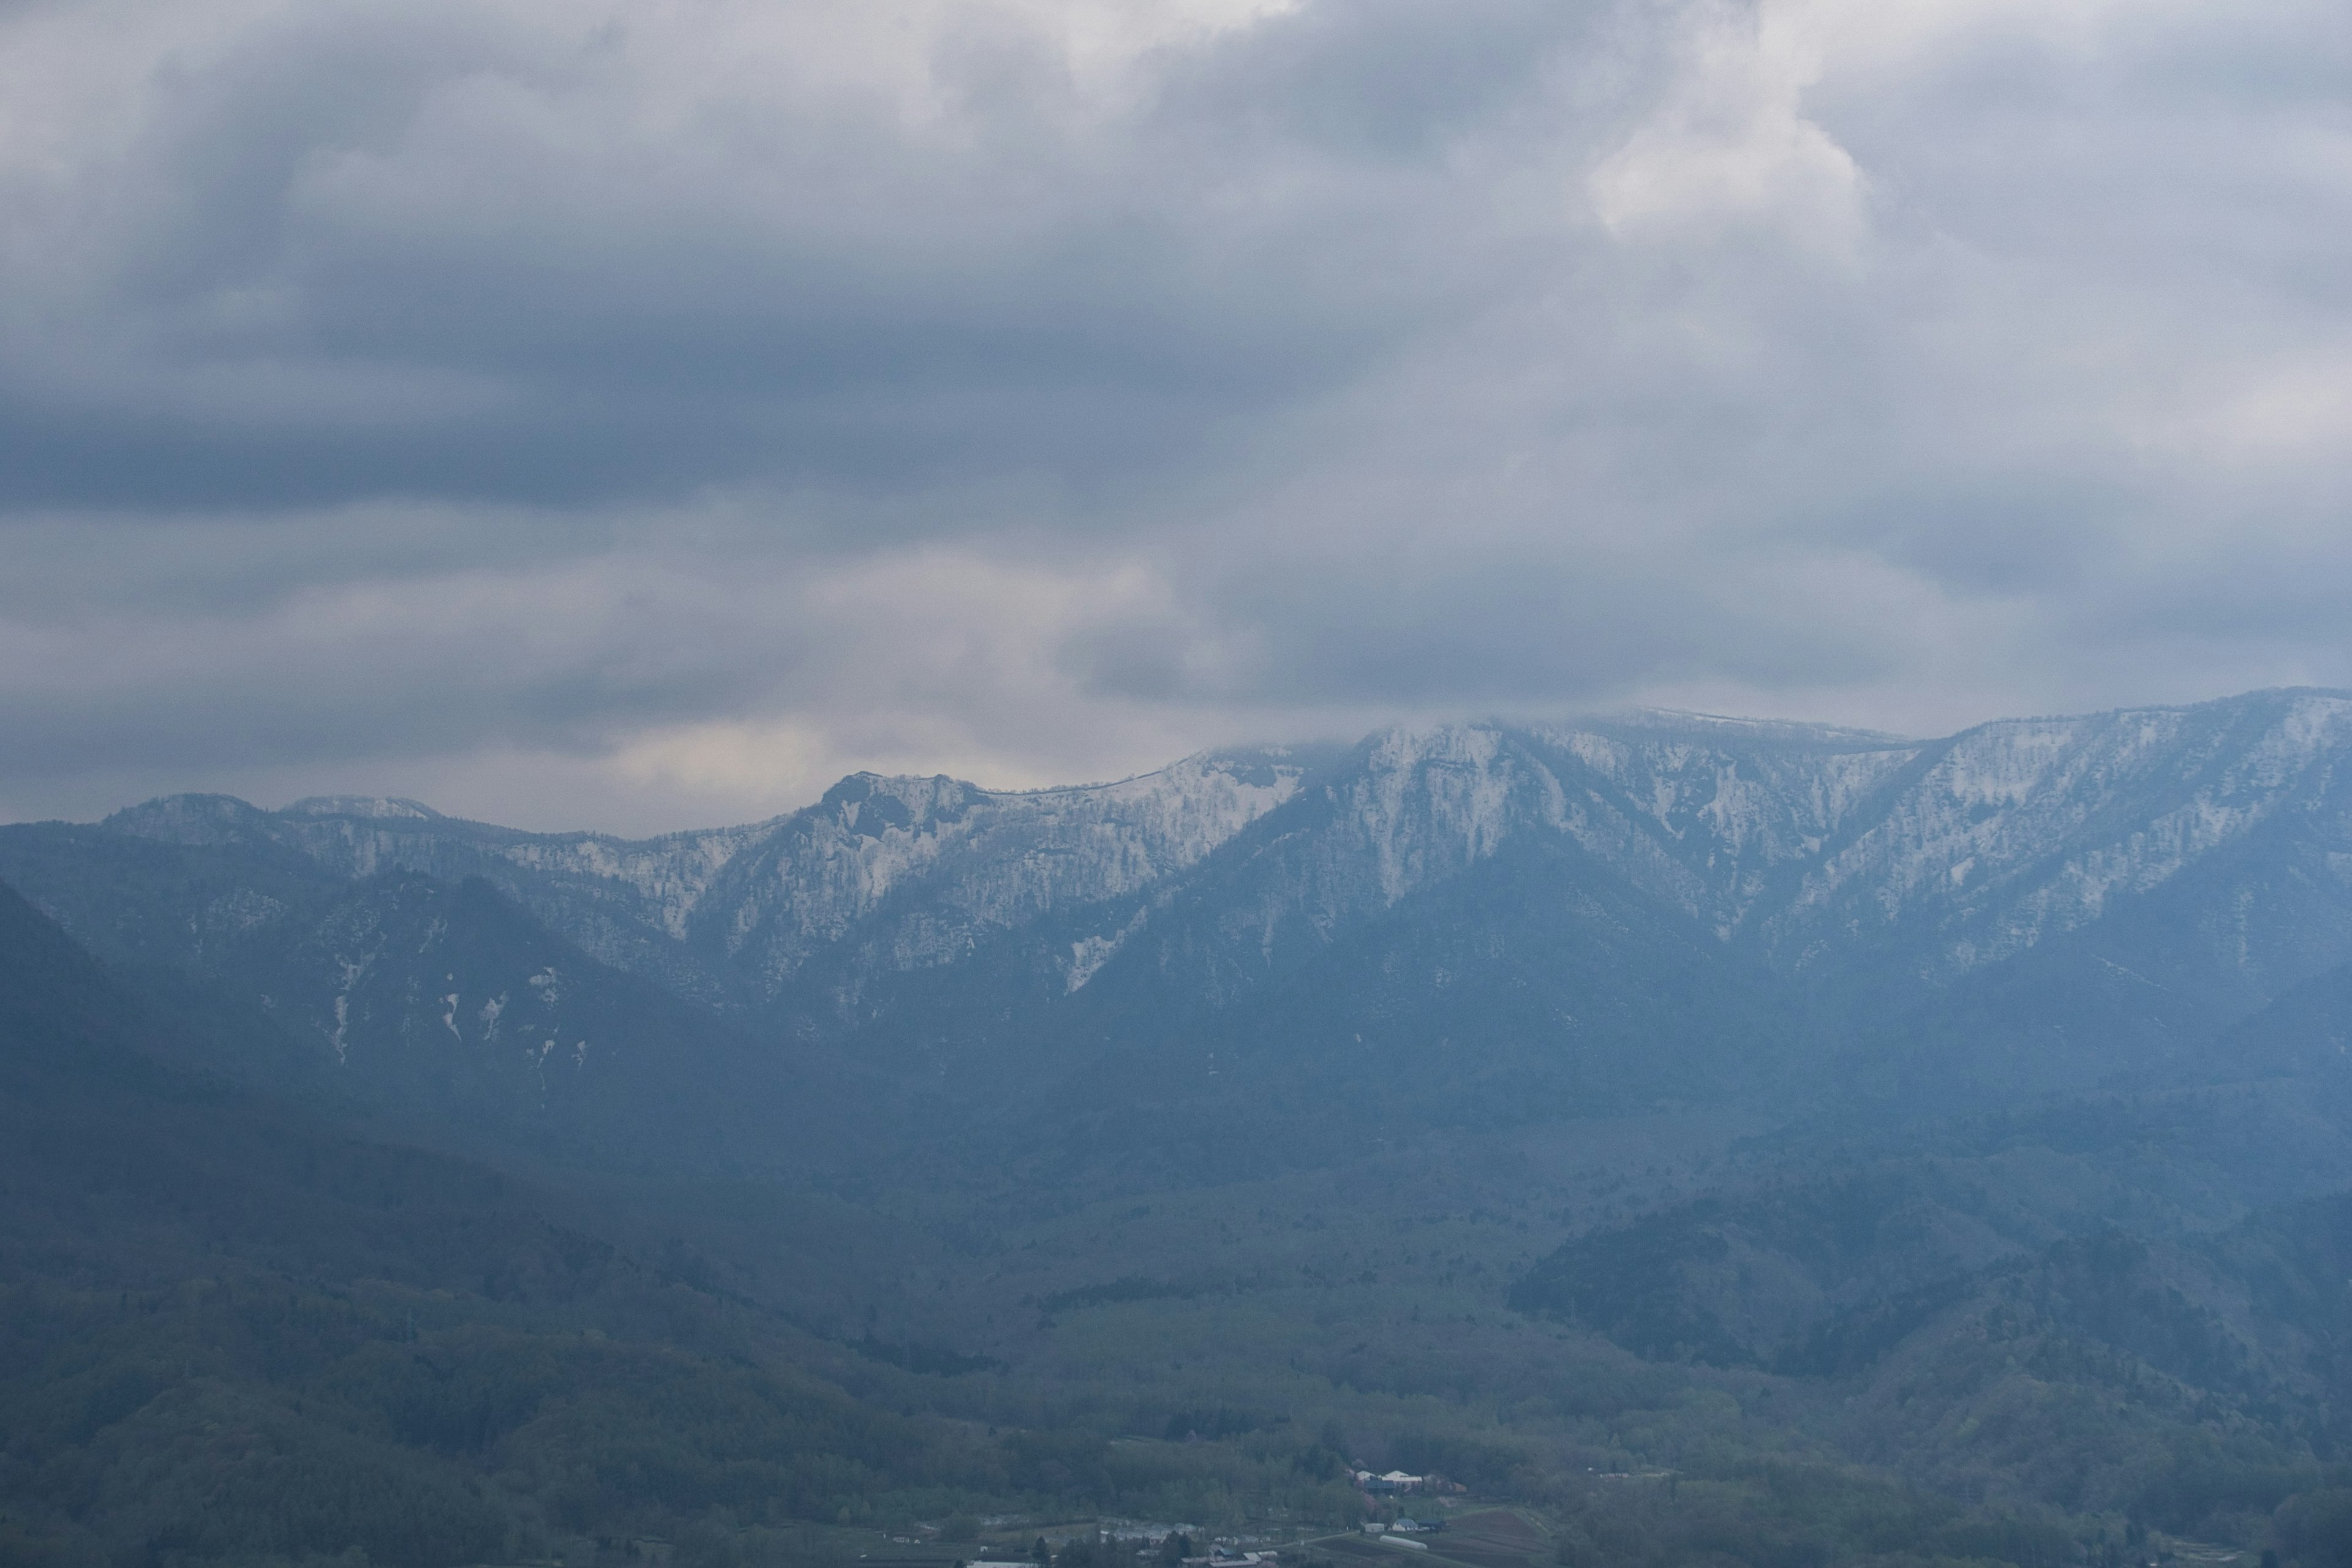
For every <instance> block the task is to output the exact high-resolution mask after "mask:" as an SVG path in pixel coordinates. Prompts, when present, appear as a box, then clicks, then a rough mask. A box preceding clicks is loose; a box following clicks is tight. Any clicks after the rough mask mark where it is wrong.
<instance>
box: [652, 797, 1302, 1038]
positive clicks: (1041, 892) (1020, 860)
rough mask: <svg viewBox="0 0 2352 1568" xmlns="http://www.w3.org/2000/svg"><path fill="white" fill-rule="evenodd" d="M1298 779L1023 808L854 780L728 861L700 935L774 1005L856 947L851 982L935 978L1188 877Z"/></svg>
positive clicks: (1029, 800)
mask: <svg viewBox="0 0 2352 1568" xmlns="http://www.w3.org/2000/svg"><path fill="white" fill-rule="evenodd" d="M1305 773H1306V764H1305V763H1303V762H1302V761H1301V760H1299V759H1297V758H1295V757H1293V756H1292V755H1291V754H1289V753H1287V752H1253V753H1236V754H1223V755H1217V754H1210V755H1202V756H1197V757H1192V758H1188V759H1186V760H1185V761H1183V762H1181V763H1175V764H1174V765H1172V766H1171V767H1168V768H1165V769H1163V770H1161V771H1160V772H1159V773H1150V774H1146V775H1144V776H1142V777H1140V778H1134V779H1128V780H1125V781H1123V782H1121V783H1118V784H1091V785H1083V786H1079V787H1076V788H1068V789H1049V790H1037V791H1034V792H1026V793H1023V794H995V793H992V792H989V791H985V790H981V789H977V788H974V787H973V786H972V785H970V784H959V783H957V782H956V781H955V780H952V779H947V778H931V779H906V778H898V779H891V778H883V777H880V776H878V775H876V774H872V773H859V774H856V775H854V776H852V777H850V778H847V779H845V780H843V781H842V782H841V783H840V784H836V785H835V786H834V787H833V789H832V790H831V791H829V792H827V794H826V795H825V797H824V800H822V801H820V802H819V803H818V804H817V805H815V806H814V807H812V808H810V809H809V810H807V811H804V812H802V813H799V814H798V815H796V816H793V817H791V818H788V819H786V820H785V822H784V823H783V825H782V827H781V828H780V829H779V831H777V832H775V833H773V834H771V835H769V836H768V837H765V838H764V839H763V840H762V841H761V842H760V843H759V844H758V845H756V846H755V847H752V848H751V849H750V850H749V851H748V852H747V853H745V854H743V855H740V856H739V857H738V858H736V859H735V861H734V862H733V863H731V864H730V866H729V867H728V868H727V869H726V871H725V872H724V873H723V875H722V876H721V877H720V878H719V879H718V882H717V885H716V887H715V889H714V893H713V896H712V897H711V898H710V899H709V900H707V901H706V908H705V910H704V911H703V912H702V914H701V915H700V916H699V918H698V922H697V923H698V930H699V931H702V932H704V933H707V935H708V938H709V942H710V943H711V944H713V945H717V946H719V947H722V948H723V949H724V951H725V952H727V953H728V954H729V955H730V957H732V958H734V959H736V960H737V961H738V962H739V963H742V964H744V965H745V966H746V967H748V968H749V969H750V970H751V972H752V973H754V974H756V976H757V984H759V985H760V986H761V988H762V989H765V990H768V991H771V992H772V991H773V990H774V989H776V988H780V987H781V986H782V984H784V983H785V982H786V981H787V980H788V979H790V977H791V976H792V975H793V973H796V972H797V971H798V970H799V969H800V968H801V967H802V966H803V964H805V963H808V962H809V961H810V960H811V959H812V958H813V957H814V956H815V955H816V954H818V953H819V952H824V951H826V950H827V949H829V948H832V947H834V946H835V945H836V944H839V943H842V942H845V940H847V939H849V938H850V937H851V936H852V935H853V933H857V934H859V936H860V938H861V940H860V942H859V944H858V945H859V947H860V948H861V950H863V951H865V952H869V953H870V954H871V957H870V960H869V961H868V963H866V964H861V965H859V967H860V968H870V969H874V970H879V971H892V970H901V969H910V968H917V967H923V966H927V965H931V964H936V963H943V962H947V961H950V960H952V959H953V958H955V957H958V956H960V955H961V953H962V952H965V951H967V950H968V949H969V947H970V946H971V942H972V941H973V940H974V938H975V937H976V936H977V935H979V934H980V933H982V932H985V931H998V930H1003V929H1007V928H1010V927H1013V926H1016V925H1020V924H1023V923H1024V922H1026V921H1032V920H1035V919H1037V918H1039V917H1040V916H1043V915H1045V914H1047V913H1049V912H1051V911H1054V910H1059V909H1066V908H1068V907H1070V906H1074V905H1083V904H1090V903H1095V902H1098V901H1100V900H1107V899H1114V898H1118V897H1120V896H1123V895H1125V894H1128V893H1131V892H1134V891H1136V890H1137V889H1140V888H1143V887H1145V886H1147V885H1149V884H1150V883H1152V882H1154V881H1156V880H1158V879H1161V878H1164V877H1167V876H1169V875H1171V874H1172V873H1174V872H1178V871H1181V870H1183V869H1185V868H1188V867H1191V866H1192V865H1193V864H1195V863H1196V862H1198V861H1200V860H1201V859H1202V858H1203V857H1205V856H1206V855H1208V854H1209V853H1210V852H1211V851H1213V849H1215V848H1216V847H1218V846H1220V845H1222V844H1223V843H1225V842H1226V841H1227V840H1228V839H1230V838H1232V837H1234V834H1236V833H1238V832H1240V831H1241V830H1242V829H1243V828H1244V827H1246V826H1248V825H1249V824H1250V823H1252V822H1254V821H1255V820H1256V819H1257V818H1258V817H1260V816H1264V815H1265V813H1267V812H1268V811H1270V810H1272V809H1274V808H1275V807H1276V806H1278V805H1282V804H1283V803H1284V802H1285V801H1286V800H1288V799H1290V798H1291V796H1292V795H1295V794H1296V793H1297V789H1298V786H1299V782H1300V780H1301V779H1302V778H1303V777H1304V776H1305ZM894 915H895V916H896V917H897V918H893V916H894Z"/></svg>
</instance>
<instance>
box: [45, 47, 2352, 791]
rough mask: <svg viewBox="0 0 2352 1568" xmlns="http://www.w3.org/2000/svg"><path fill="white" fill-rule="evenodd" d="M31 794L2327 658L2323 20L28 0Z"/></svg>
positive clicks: (2343, 498) (744, 779)
mask: <svg viewBox="0 0 2352 1568" xmlns="http://www.w3.org/2000/svg"><path fill="white" fill-rule="evenodd" d="M0 43H5V47H0V269H5V282H6V284H7V288H6V289H5V290H0V350H5V353H0V533H5V547H6V548H7V550H8V558H9V561H10V568H11V569H10V571H9V572H8V574H6V575H5V580H0V736H5V737H6V738H5V741H0V810H15V811H20V812H21V811H30V810H44V809H67V810H90V809H97V808H100V807H102V806H103V805H110V804H113V803H114V801H115V800H117V799H119V798H120V797H121V795H124V794H127V793H139V792H143V791H146V790H149V789H152V788H163V787H175V786H187V785H191V784H225V785H229V786H234V787H237V788H242V789H247V790H250V791H254V792H257V793H262V794H270V793H273V792H275V793H278V794H292V793H301V792H303V791H305V790H308V789H310V788H318V787H333V788H394V787H398V788H401V789H404V790H405V791H406V792H407V793H412V794H424V795H431V794H434V793H436V791H439V790H445V789H446V790H450V791H455V792H457V796H455V797H451V798H447V799H446V800H445V804H452V805H460V806H463V807H465V808H467V809H474V810H478V811H480V812H482V813H484V814H487V815H501V814H502V815H507V816H520V817H531V818H532V819H534V820H564V819H568V818H572V817H578V816H590V817H593V818H596V819H599V820H608V821H622V820H625V821H628V822H630V823H632V824H634V825H637V826H658V825H660V824H661V823H662V822H663V821H665V820H676V819H677V818H678V816H680V814H692V815H697V816H715V815H721V814H739V813H740V814H741V815H750V814H751V812H752V811H753V810H755V809H762V808H771V807H773V806H775V805H782V804H787V803H788V802H789V801H790V800H792V799H793V798H798V797H799V796H801V795H805V794H807V793H810V792H811V791H813V789H814V788H815V787H820V786H821V785H822V784H823V782H824V775H825V774H826V773H829V772H833V771H839V770H841V769H844V768H846V767H849V766H855V765H868V764H870V765H884V766H910V767H924V768H929V767H951V768H957V769H961V770H963V771H968V772H978V773H983V774H985V775H987V776H989V777H991V778H994V779H1003V780H1006V781H1009V782H1043V781H1044V780H1045V779H1050V778H1054V777H1057V776H1073V775H1082V774H1100V773H1114V772H1118V771H1121V770H1122V769H1125V768H1129V767H1133V766H1137V765H1144V764H1148V763H1151V762H1154V761H1158V760H1161V759H1162V757H1163V755H1164V754H1165V753H1169V752H1174V751H1177V750H1181V749H1183V748H1185V747H1187V746H1190V745H1192V744H1197V743H1202V742H1208V741H1213V740H1218V739H1223V738H1230V737H1233V736H1237V735H1244V734H1260V735H1265V734H1279V733H1286V732H1306V731H1318V732H1325V731H1339V730H1344V729H1346V728H1348V727H1350V726H1357V725H1367V724H1370V723H1372V722H1376V721H1381V719H1383V718H1386V717H1391V716H1396V715H1411V714H1419V713H1428V712H1435V711H1457V712H1458V711H1462V710H1479V709H1485V708H1505V709H1510V710H1543V709H1545V708H1547V707H1550V708H1555V709H1557V708H1559V707H1563V706H1570V705H1575V704H1581V703H1607V702H1615V701H1621V700H1666V701H1670V702H1679V703H1686V704H1692V705H1701V706H1712V707H1744V708H1748V709H1755V710H1772V711H1778V712H1784V713H1791V712H1792V713H1796V714H1799V715H1813V716H1822V717H1829V718H1843V719H1851V720H1853V721H1862V722H1868V723H1876V724H1881V725H1885V726H1887V727H1892V728H1900V729H1910V730H1915V731H1916V730H1927V729H1932V728H1936V727H1938V726H1941V725H1944V724H1958V722H1961V721H1967V720H1973V719H1978V718H1982V717H1987V716H1990V714H1991V713H1993V712H1997V711H2000V710H2004V709H2034V710H2053V709H2058V708H2063V707H2070V706H2080V705H2091V704H2097V703H2105V702H2114V701H2125V700H2163V699H2170V698H2186V697H2195V696H2203V695H2210V694H2212V693H2214V692H2216V691H2219V690H2223V689H2231V688H2233V687H2242V686H2251V685H2257V684H2263V683H2267V682H2272V681H2281V680H2321V681H2352V647H2347V637H2346V636H2345V634H2344V632H2343V630H2342V617H2341V614H2340V610H2339V609H2338V607H2337V606H2339V605H2340V604H2341V603H2342V602H2343V597H2344V595H2345V594H2346V592H2347V591H2352V554H2347V550H2346V549H2345V547H2344V545H2343V543H2342V541H2343V538H2344V531H2343V527H2342V519H2343V518H2344V516H2345V515H2347V506H2352V458H2347V456H2346V454H2347V451H2352V439H2347V438H2352V311H2347V304H2348V303H2352V301H2347V288H2352V285H2347V282H2346V279H2347V278H2352V265H2347V263H2352V256H2347V248H2352V104H2347V95H2346V91H2345V89H2344V86H2343V84H2344V82H2345V81H2347V80H2352V22H2347V19H2346V18H2345V16H2343V14H2342V10H2341V7H2340V6H2328V5H2317V4H2310V3H2306V0H2261V3H2259V4H2255V5H2231V6H2221V5H2215V4H2210V3H2208V0H2197V3H2189V0H2162V3H2159V4H2156V5H2147V4H2131V5H2125V4H2122V3H2121V0H2059V3H2055V4H2037V5H2026V4H2022V3H2021V0H1921V3H1920V4H1917V5H1906V6H1900V7H1887V6H1885V5H1874V4H1869V3H1866V0H1748V3H1746V4H1738V3H1732V0H1691V3H1689V4H1666V5H1636V4H1610V3H1598V0H1596V3H1593V4H1584V5H1573V4H1571V5H1559V4H1536V3H1533V0H1448V3H1444V4H1439V3H1436V0H1302V3H1297V4H1284V3H1276V0H1265V3H1257V0H867V3H863V4H851V3H849V0H793V3H792V4H787V5H751V4H749V3H738V0H692V3H690V4H685V5H677V6H667V5H663V6H656V5H645V4H635V3H628V4H624V3H618V0H610V3H606V4H602V5H577V4H565V5H557V4H553V3H546V4H542V3H541V0H504V3H489V4H467V5H454V4H436V3H432V0H424V3H416V0H412V3H409V4H404V5H352V6H339V7H335V8H331V9H328V10H321V9H319V8H317V7H302V6H295V5H282V4H277V3H274V0H187V3H184V4H180V5H173V6H168V7H166V6H161V5H152V4H138V3H133V4H123V5H89V6H77V7H64V6H29V7H18V8H15V9H5V10H0Z"/></svg>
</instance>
